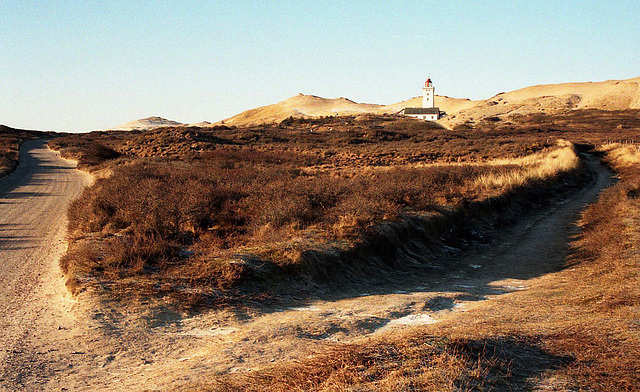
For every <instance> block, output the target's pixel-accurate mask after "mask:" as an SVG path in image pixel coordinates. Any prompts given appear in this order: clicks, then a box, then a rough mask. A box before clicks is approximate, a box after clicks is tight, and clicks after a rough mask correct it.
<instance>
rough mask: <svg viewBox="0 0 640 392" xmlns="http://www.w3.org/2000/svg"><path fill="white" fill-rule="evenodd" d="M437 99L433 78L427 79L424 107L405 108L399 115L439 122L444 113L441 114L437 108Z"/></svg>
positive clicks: (423, 99) (423, 89) (423, 88)
mask: <svg viewBox="0 0 640 392" xmlns="http://www.w3.org/2000/svg"><path fill="white" fill-rule="evenodd" d="M435 97H436V89H435V87H433V82H432V81H431V78H427V81H426V82H424V87H422V107H420V108H404V109H402V110H400V111H399V112H398V114H399V115H401V116H407V117H413V118H418V119H420V120H428V121H437V120H439V119H440V117H441V115H442V114H444V112H440V108H437V107H436V103H435Z"/></svg>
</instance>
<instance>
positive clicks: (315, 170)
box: [51, 117, 580, 303]
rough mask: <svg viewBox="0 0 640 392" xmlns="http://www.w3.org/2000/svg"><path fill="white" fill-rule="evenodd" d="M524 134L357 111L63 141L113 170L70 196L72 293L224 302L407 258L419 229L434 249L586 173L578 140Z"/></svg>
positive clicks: (86, 160) (67, 263)
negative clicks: (94, 288)
mask: <svg viewBox="0 0 640 392" xmlns="http://www.w3.org/2000/svg"><path fill="white" fill-rule="evenodd" d="M311 131H313V132H311ZM515 135H516V136H515V137H514V134H512V133H510V131H509V132H507V133H501V132H495V131H492V132H488V133H478V132H469V133H465V132H459V133H455V132H450V131H444V130H442V129H440V128H438V127H434V126H433V125H431V124H429V123H425V122H417V121H411V120H397V119H394V118H387V117H368V118H365V119H359V120H356V119H354V118H350V117H348V118H325V119H314V120H299V119H296V120H294V119H291V120H288V121H285V122H283V123H282V124H280V125H278V126H267V127H262V128H260V127H254V128H248V129H235V128H226V127H219V128H216V129H214V130H210V129H196V128H166V129H160V130H156V131H151V132H149V133H123V132H102V133H90V134H85V135H73V136H67V137H64V138H60V139H57V140H55V141H53V142H52V143H51V145H52V146H54V147H55V148H61V149H62V151H63V154H65V155H67V156H70V154H74V155H72V156H73V157H75V158H76V159H79V160H80V162H81V164H82V165H83V166H84V167H85V168H87V169H89V170H94V169H96V168H98V169H99V168H105V167H106V168H109V171H110V172H111V173H112V175H111V176H109V177H107V178H102V179H99V180H97V181H96V183H95V184H94V185H93V186H92V187H90V188H88V189H87V190H86V191H85V192H84V194H83V196H82V197H81V198H80V199H78V200H77V201H75V202H74V203H73V204H72V206H71V208H70V212H69V218H70V226H69V228H70V235H71V238H72V244H71V246H70V250H69V252H68V254H67V255H66V256H65V257H64V258H63V260H62V267H63V270H64V271H65V273H66V274H67V275H68V276H69V281H68V284H69V287H70V288H72V289H73V290H78V289H82V288H83V287H85V286H86V285H87V284H88V283H91V282H95V281H98V282H101V286H102V287H111V288H112V289H113V290H115V291H114V292H120V293H123V291H122V290H124V292H126V293H128V294H121V295H123V296H125V295H129V294H131V293H133V294H135V293H136V292H137V294H140V293H145V294H150V293H156V294H157V293H159V292H160V293H165V294H170V295H176V294H177V295H180V296H182V297H183V295H182V294H181V293H189V297H190V299H189V300H188V301H192V300H195V301H196V302H201V301H209V302H217V301H218V300H219V299H220V298H226V297H228V296H236V295H238V292H237V291H229V289H232V288H233V289H234V290H236V289H237V290H241V291H243V292H244V291H245V290H246V289H247V287H249V286H251V287H252V288H251V291H253V293H254V294H256V293H257V295H262V294H263V293H264V291H265V290H267V291H271V290H273V282H274V281H281V280H283V279H290V278H292V277H293V278H294V279H300V280H302V281H304V280H306V281H308V280H312V281H318V280H327V279H329V280H331V279H335V278H339V277H340V276H346V275H351V274H352V273H361V272H358V271H366V270H371V267H372V266H374V265H376V266H377V267H376V269H377V270H379V271H382V270H384V269H385V268H401V267H402V263H403V261H402V258H398V255H399V254H401V253H402V252H401V249H402V248H403V247H404V246H405V245H407V243H410V242H411V243H416V246H419V247H422V248H423V249H424V250H425V251H424V252H421V254H423V255H424V257H425V261H426V260H427V259H429V258H433V257H434V256H435V255H436V254H437V249H438V247H439V246H440V245H441V243H442V242H443V241H445V242H446V241H449V240H451V241H456V242H460V241H464V237H465V236H469V235H471V234H470V233H471V232H472V231H473V229H474V224H473V223H471V222H473V221H477V222H480V221H483V222H484V221H485V220H487V219H488V220H495V219H496V214H494V212H496V211H497V210H496V209H499V208H501V209H503V210H501V211H502V213H504V214H507V215H508V211H507V210H505V209H504V208H505V206H506V205H508V204H509V202H510V201H511V200H515V199H517V196H518V193H519V192H522V193H529V194H530V196H531V199H535V198H542V199H544V198H545V197H549V196H550V195H552V194H553V192H554V190H553V186H552V184H554V183H557V182H558V180H560V179H564V180H569V179H571V178H574V177H575V174H576V173H577V172H579V170H580V165H579V161H578V159H577V156H576V152H575V151H574V150H573V148H572V146H571V145H570V143H568V142H560V144H556V141H555V139H551V138H548V137H545V138H544V140H542V138H540V137H537V136H536V137H530V136H529V135H525V134H519V133H518V132H516V133H515ZM429 151H431V152H429ZM154 154H155V155H154ZM149 155H151V156H149ZM376 156H377V157H380V159H376V160H372V157H376ZM574 179H575V178H574ZM534 188H535V189H534ZM534 196H535V197H534ZM496 198H502V199H500V200H501V201H500V202H497V201H496V200H494V201H492V202H490V203H485V201H487V200H490V199H496ZM525 199H526V198H525ZM521 202H525V203H527V202H530V200H524V199H523V200H521ZM469 220H471V221H469ZM484 223H485V224H486V223H488V224H491V222H489V221H487V222H484ZM398 252H400V253H398ZM363 260H368V261H367V263H368V264H367V263H364V262H363ZM363 264H366V265H363ZM296 285H297V286H296V290H299V289H301V287H300V285H299V284H296ZM181 301H182V303H185V301H184V298H182V299H181ZM188 301H187V302H188Z"/></svg>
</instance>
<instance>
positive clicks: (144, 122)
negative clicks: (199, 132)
mask: <svg viewBox="0 0 640 392" xmlns="http://www.w3.org/2000/svg"><path fill="white" fill-rule="evenodd" d="M178 125H184V124H182V123H181V122H177V121H173V120H167V119H166V118H162V117H147V118H141V119H140V120H134V121H130V122H128V123H125V124H121V125H118V126H117V127H112V128H109V130H123V131H130V130H134V129H137V130H141V129H153V128H159V127H172V126H178Z"/></svg>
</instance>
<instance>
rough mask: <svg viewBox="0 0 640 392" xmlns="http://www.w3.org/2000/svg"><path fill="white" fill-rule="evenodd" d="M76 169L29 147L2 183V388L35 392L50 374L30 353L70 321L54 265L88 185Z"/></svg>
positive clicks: (42, 148)
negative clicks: (74, 203) (71, 213)
mask: <svg viewBox="0 0 640 392" xmlns="http://www.w3.org/2000/svg"><path fill="white" fill-rule="evenodd" d="M75 167H76V164H75V162H72V161H69V160H65V159H62V158H60V155H59V154H58V153H57V152H54V151H51V150H49V149H48V148H47V147H46V142H44V141H41V140H36V141H29V142H26V143H25V144H24V145H23V147H22V149H21V150H20V165H19V167H18V169H17V170H16V171H15V172H14V173H13V174H11V175H10V176H7V177H5V178H2V179H0V304H1V305H0V306H1V307H2V310H1V311H0V330H2V333H0V388H6V389H8V390H13V389H19V388H20V387H21V386H22V385H27V384H30V385H31V386H32V387H33V388H36V385H37V384H38V381H42V382H44V381H45V379H46V377H47V376H48V375H49V374H48V370H47V367H46V364H43V363H41V362H39V361H37V360H36V358H34V357H36V356H38V355H39V354H37V352H36V351H34V350H33V348H34V345H36V344H37V342H36V341H42V340H47V341H56V340H57V336H56V335H57V332H58V329H57V328H58V327H59V326H61V325H62V324H59V323H58V321H59V322H60V323H64V321H65V319H66V318H67V317H68V315H67V314H66V312H65V309H68V308H69V306H70V304H71V301H70V300H69V299H68V297H67V296H66V290H65V288H64V285H63V283H62V282H63V280H62V279H61V276H60V272H59V269H58V265H57V263H58V259H59V257H60V255H62V254H63V252H64V251H65V249H66V245H65V241H64V233H65V230H66V209H67V206H68V204H69V202H70V201H71V200H72V199H74V198H75V197H77V196H78V195H79V194H80V192H81V191H82V189H83V188H84V186H85V185H87V184H89V183H90V181H91V179H90V176H89V175H88V174H86V173H82V172H80V171H78V170H76V169H75ZM65 302H66V303H65ZM54 348H55V347H53V346H49V347H48V348H47V349H54Z"/></svg>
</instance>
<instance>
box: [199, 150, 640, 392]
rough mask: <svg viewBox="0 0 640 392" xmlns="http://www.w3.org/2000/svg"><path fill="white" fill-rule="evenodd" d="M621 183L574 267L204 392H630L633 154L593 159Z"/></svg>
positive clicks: (639, 362) (638, 227)
mask: <svg viewBox="0 0 640 392" xmlns="http://www.w3.org/2000/svg"><path fill="white" fill-rule="evenodd" d="M598 151H600V152H602V153H603V154H605V155H604V159H605V160H606V161H607V162H608V163H609V164H610V165H611V167H612V168H613V169H614V170H615V171H616V172H617V173H618V174H619V176H620V181H619V182H618V184H617V185H615V186H613V187H612V188H610V189H608V190H607V191H605V192H604V193H603V194H602V195H601V197H600V199H599V200H598V202H597V203H595V204H593V205H591V206H590V207H589V208H588V209H587V210H586V212H585V213H584V215H583V217H582V219H581V222H580V224H581V226H582V229H583V230H582V232H581V235H580V237H579V238H578V239H577V240H576V241H575V242H574V244H573V246H574V252H573V253H572V256H571V257H570V259H569V260H568V261H567V266H568V267H569V268H567V269H565V270H563V271H560V272H557V273H554V274H549V275H545V276H542V277H540V278H538V279H537V280H536V281H535V283H533V285H534V286H535V289H530V290H526V291H522V292H515V293H512V294H510V295H509V296H508V298H504V297H503V298H497V299H495V300H493V301H490V302H488V303H487V304H485V305H484V306H482V307H478V308H476V309H474V310H472V311H469V312H466V313H461V314H460V315H459V316H458V317H455V318H452V319H450V320H447V321H445V322H443V323H441V324H434V325H429V326H423V327H420V328H417V329H414V330H412V331H409V332H406V333H404V334H401V335H399V336H397V335H396V336H387V337H385V338H374V339H371V340H368V341H366V342H364V343H360V344H349V345H347V344H343V345H335V346H330V347H326V348H325V349H324V351H322V352H320V353H318V354H317V355H315V356H314V357H311V358H307V359H303V360H301V361H299V362H296V363H283V364H279V365H274V366H272V367H268V368H266V369H262V370H258V371H254V372H250V373H245V374H235V375H233V376H224V377H216V378H214V380H213V381H212V382H210V383H209V384H207V385H199V386H193V385H192V386H190V387H189V390H201V391H337V390H367V391H397V390H420V391H460V390H464V391H467V390H491V391H514V390H518V391H519V390H543V389H544V390H576V391H637V388H638V385H640V334H639V333H638V303H640V258H639V257H638V252H639V249H638V243H640V221H639V220H638V217H639V216H640V201H639V199H638V192H639V191H640V165H639V163H640V147H639V146H638V145H629V144H619V143H609V144H606V145H603V146H602V147H600V148H599V149H598Z"/></svg>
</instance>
